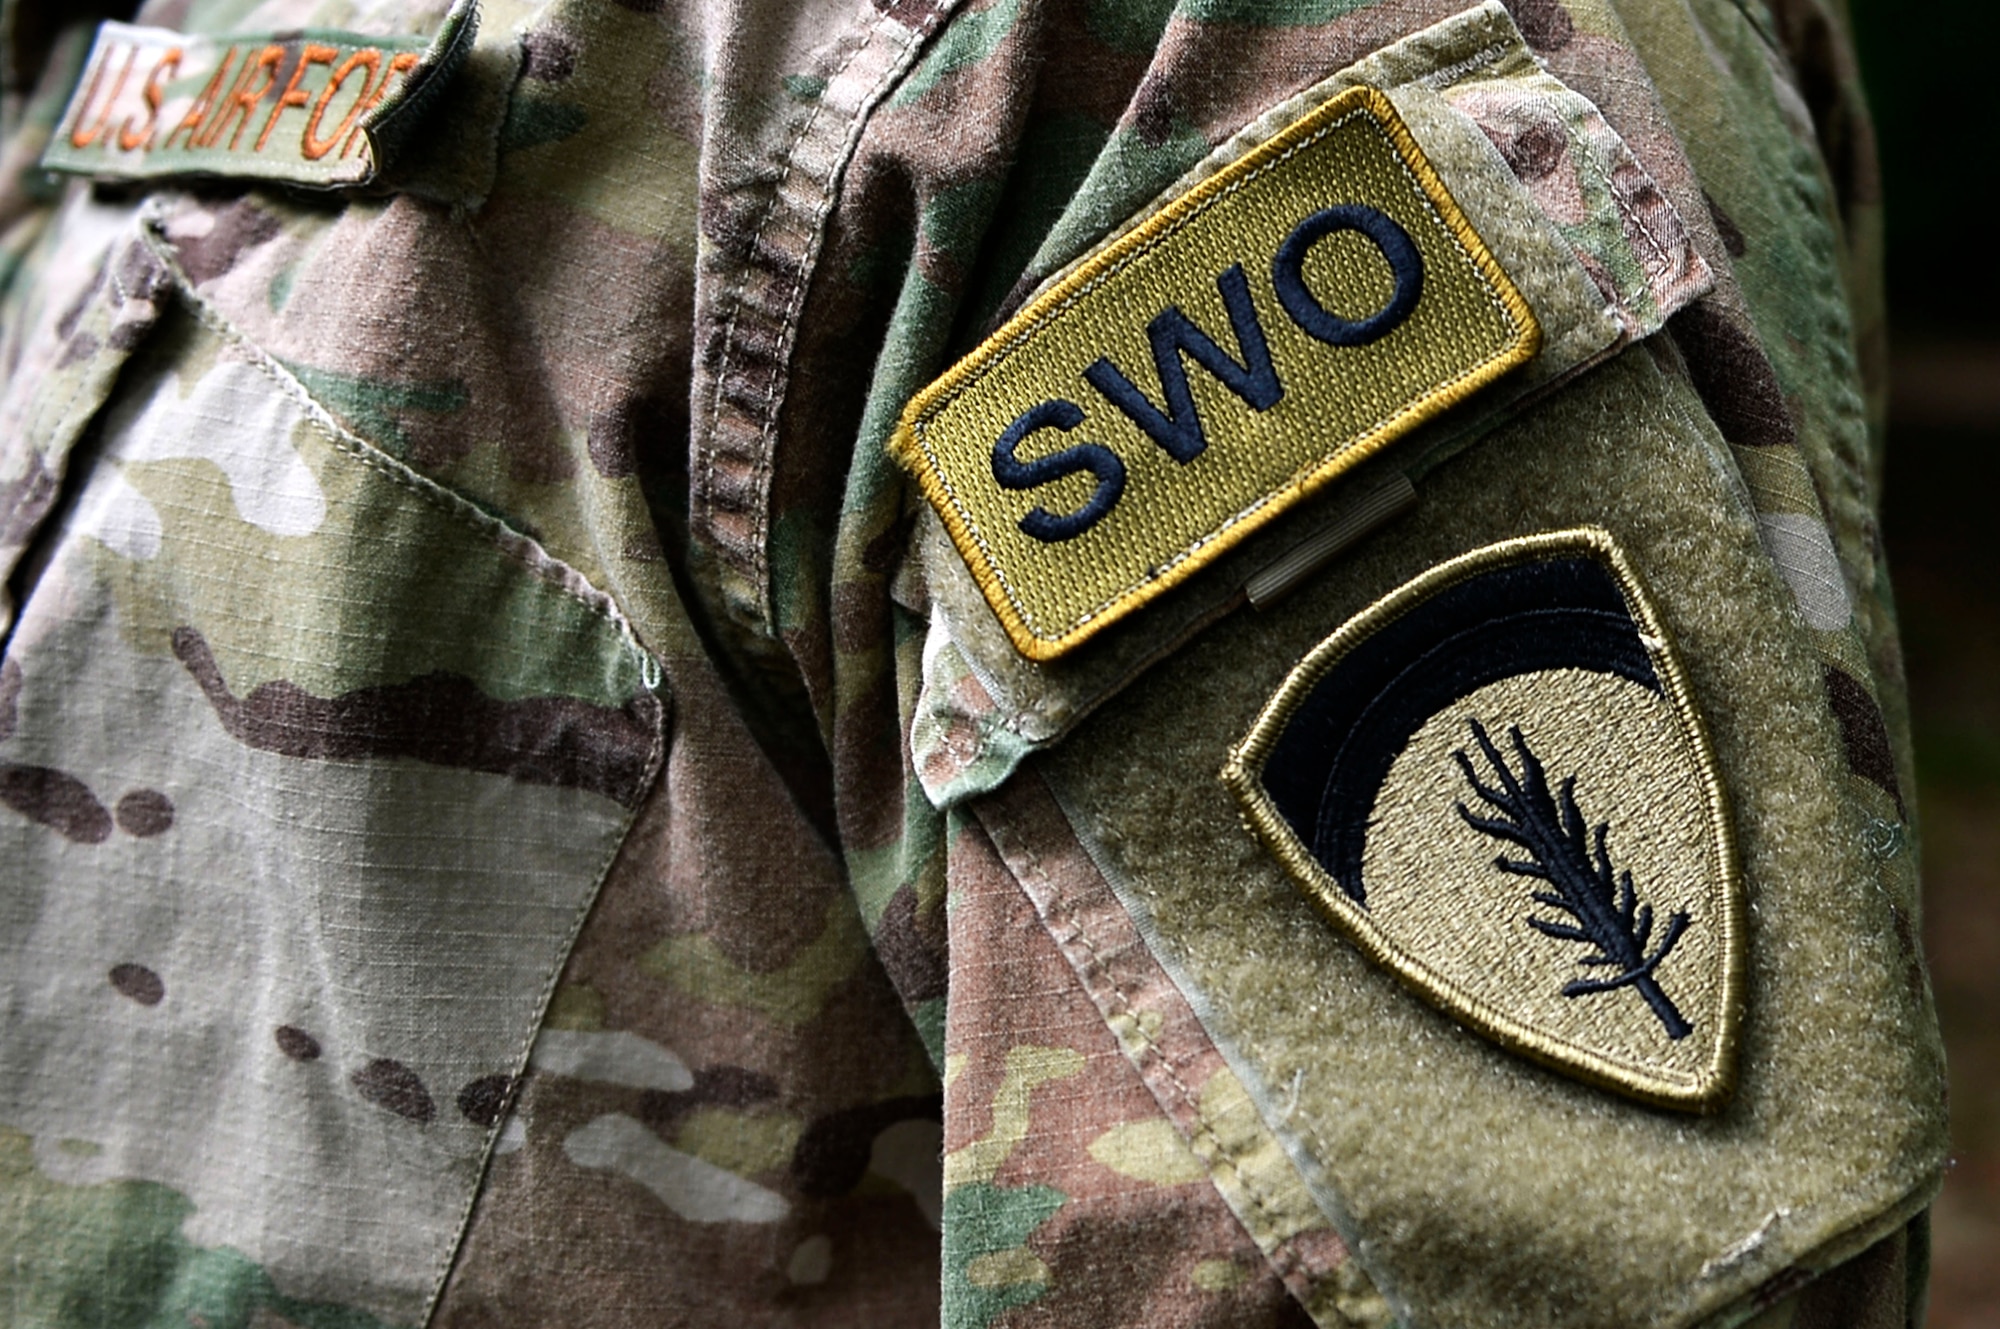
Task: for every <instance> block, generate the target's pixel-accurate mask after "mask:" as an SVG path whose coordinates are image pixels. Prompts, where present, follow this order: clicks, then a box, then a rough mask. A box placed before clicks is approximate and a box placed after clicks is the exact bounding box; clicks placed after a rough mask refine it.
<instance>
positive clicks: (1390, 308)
mask: <svg viewBox="0 0 2000 1329" xmlns="http://www.w3.org/2000/svg"><path fill="white" fill-rule="evenodd" d="M1341 231H1359V232H1360V233H1361V234H1363V235H1365V236H1367V237H1368V238H1369V240H1371V241H1373V242H1374V245H1375V248H1377V249H1378V250H1380V251H1381V252H1382V257H1383V258H1385V259H1387V260H1388V263H1389V271H1390V272H1391V273H1393V274H1394V276H1395V278H1396V291H1395V294H1393V295H1391V296H1390V297H1389V303H1387V304H1385V305H1383V306H1382V307H1381V308H1380V309H1378V310H1376V311H1375V312H1374V313H1373V314H1370V315H1369V316H1368V317H1367V318H1363V319H1345V318H1342V317H1340V315H1338V314H1336V313H1334V312H1333V311H1331V310H1330V309H1328V308H1327V307H1326V306H1325V305H1323V304H1321V303H1320V302H1319V297H1318V296H1316V295H1314V294H1313V293H1312V290H1311V288H1309V287H1308V286H1307V285H1306V278H1305V261H1306V255H1307V254H1308V253H1309V252H1311V250H1312V247H1313V246H1314V245H1316V244H1318V243H1319V242H1320V241H1321V240H1324V239H1325V238H1326V237H1327V236H1329V235H1334V234H1337V233H1339V232H1341ZM1271 285H1272V286H1273V287H1275V288H1276V290H1277V292H1278V303H1279V304H1281V305H1283V306H1284V307H1285V312H1286V313H1287V314H1290V315H1291V317H1292V322H1294V323H1296V324H1298V325H1299V327H1300V328H1301V329H1302V330H1303V331H1305V332H1306V333H1308V334H1310V335H1311V336H1314V337H1317V338H1319V339H1320V340H1321V341H1323V342H1325V343H1326V344H1327V345H1329V346H1366V345H1367V344H1368V343H1369V342H1372V341H1379V340H1380V339H1381V338H1383V337H1386V336H1387V335H1389V333H1390V332H1392V331H1394V330H1395V328H1396V326H1397V325H1398V324H1400V323H1401V322H1402V321H1403V320H1404V319H1406V318H1408V317H1409V316H1410V314H1411V312H1412V311H1413V310H1415V309H1416V307H1417V300H1418V298H1419V297H1420V296H1422V295H1423V291H1424V260H1423V256H1422V255H1420V254H1418V253H1417V245H1416V242H1415V241H1414V240H1412V239H1410V233H1409V232H1408V231H1406V230H1404V229H1403V228H1402V227H1401V226H1399V225H1397V224H1396V221H1395V219H1394V218H1392V217H1390V216H1389V214H1387V213H1385V212H1382V211H1380V210H1378V209H1375V208H1370V207H1364V206H1363V205H1361V204H1359V203H1343V204H1341V205H1339V206H1338V207H1332V208H1322V209H1321V210H1320V211H1318V212H1315V213H1314V214H1313V215H1312V216H1310V217H1308V218H1306V219H1305V220H1304V221H1302V222H1300V223H1299V224H1298V225H1297V226H1295V227H1293V228H1292V233H1291V234H1290V235H1288V236H1286V237H1285V243H1284V244H1282V245H1280V246H1278V253H1277V256H1276V257H1275V258H1273V259H1272V260H1271Z"/></svg>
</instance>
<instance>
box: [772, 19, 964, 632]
mask: <svg viewBox="0 0 2000 1329" xmlns="http://www.w3.org/2000/svg"><path fill="white" fill-rule="evenodd" d="M947 2H948V0H932V3H931V11H930V14H929V15H928V16H927V18H926V24H928V22H929V20H930V19H934V18H936V17H937V16H938V15H939V14H941V13H943V12H944V6H945V4H946V3H947ZM883 26H884V24H883V23H877V24H876V25H875V26H874V27H872V28H871V29H870V30H869V34H868V36H867V37H866V38H865V39H863V41H862V44H861V45H860V46H859V47H857V48H856V49H855V53H854V55H855V56H856V57H858V56H859V55H860V54H861V52H862V51H863V50H865V49H867V46H868V43H869V42H870V41H873V40H874V38H875V36H876V34H878V33H879V32H880V31H881V30H882V27H883ZM926 31H928V28H927V27H925V28H912V29H910V36H909V39H908V40H907V41H904V42H902V43H901V46H902V49H903V52H904V53H907V52H908V51H909V49H910V48H911V47H912V46H914V45H915V44H916V42H917V41H918V40H919V39H920V37H921V35H922V34H923V33H924V32H926ZM853 59H854V57H850V58H849V59H848V61H847V62H846V63H844V64H842V66H841V69H840V74H844V73H846V71H847V67H848V65H851V64H852V63H853ZM893 71H894V66H893V65H892V66H891V67H890V69H887V70H884V71H883V74H882V77H881V78H880V79H878V80H877V81H876V85H875V88H874V89H871V96H870V98H869V101H870V102H871V103H872V101H873V93H874V92H875V91H879V89H880V88H881V86H882V84H883V83H884V82H886V81H887V80H888V78H889V77H891V75H892V73H893ZM840 74H836V75H834V78H835V79H837V78H839V77H840ZM832 81H833V80H832V79H829V80H828V82H829V83H831V82H832ZM824 105H825V103H823V102H822V103H819V104H818V105H816V106H815V107H814V116H815V117H816V116H817V115H818V113H819V111H820V110H821V109H822V108H823V107H824ZM867 115H868V110H867V109H865V108H864V109H863V110H862V111H860V112H859V113H858V114H857V115H856V116H855V120H854V123H855V124H857V125H859V124H861V123H864V122H865V121H866V119H867ZM809 128H810V121H808V125H807V129H809ZM806 132H807V130H806V129H802V130H801V131H800V133H799V135H798V137H797V138H795V139H793V140H792V148H791V152H788V153H787V164H786V168H785V171H786V174H785V176H784V177H783V178H782V179H780V180H779V182H778V189H777V190H776V191H774V192H773V194H772V213H771V215H767V216H766V218H765V222H766V224H768V223H769V221H770V220H771V216H774V215H775V213H776V204H777V198H778V195H779V194H781V193H782V192H783V190H784V181H785V180H787V179H790V176H791V164H790V158H791V156H792V154H793V153H796V151H797V149H798V146H799V144H801V143H803V142H804V141H805V137H806ZM852 155H853V154H852V147H851V146H850V147H849V148H848V150H846V151H843V152H842V153H841V154H840V157H839V159H838V160H836V161H835V162H834V164H833V166H832V167H831V169H830V170H829V171H828V173H827V178H826V181H825V183H824V184H823V185H821V187H820V191H819V195H820V197H819V202H818V203H817V205H815V207H814V208H813V212H812V227H811V229H810V231H809V232H808V234H809V235H810V237H811V238H810V239H809V240H808V241H807V242H806V252H805V253H804V255H802V256H801V260H800V262H799V264H798V266H797V268H796V269H795V270H794V273H795V277H796V280H795V281H794V282H793V283H792V291H791V295H790V297H789V298H788V299H787V301H786V304H785V314H784V317H783V318H782V319H781V320H780V322H779V327H780V328H781V329H782V333H781V340H780V343H779V345H780V358H781V359H782V361H783V362H784V364H785V366H786V368H785V370H784V372H783V373H781V374H774V375H773V376H772V378H771V383H770V386H769V387H768V388H767V389H766V390H765V393H764V409H763V416H764V422H763V429H762V430H761V431H760V432H759V434H758V442H759V444H760V445H761V446H760V447H759V448H758V451H757V459H756V470H755V472H754V474H755V475H756V477H757V488H758V491H759V492H760V493H761V492H762V491H763V489H764V485H765V482H766V480H767V478H768V477H769V476H770V474H771V467H772V458H773V456H774V454H775V453H776V450H777V447H776V434H777V432H778V416H777V412H776V410H774V409H773V408H774V406H775V405H776V404H777V400H778V396H779V394H780V392H781V391H782V390H783V389H784V387H785V385H786V384H788V383H789V381H790V378H791V374H790V360H791V349H792V346H793V345H794V344H795V343H796V342H797V340H798V332H797V327H798V325H797V318H798V314H799V309H800V307H801V306H802V305H804V304H805V298H806V288H807V287H808V286H809V285H811V280H810V274H811V272H812V270H813V267H814V266H815V265H816V264H817V262H818V260H819V251H820V249H821V247H822V246H823V244H824V243H825V234H826V233H825V230H824V225H825V222H826V217H827V214H828V213H829V212H831V211H832V210H833V202H834V191H833V188H832V186H833V182H834V179H835V178H836V177H838V176H839V175H840V173H841V171H842V170H844V169H845V167H846V165H847V163H848V162H849V161H850V160H851V159H852ZM757 234H758V237H759V238H761V237H762V235H763V227H762V226H760V227H759V228H758V232H757ZM753 244H754V242H753ZM754 520H755V522H756V528H755V529H756V534H755V536H754V537H753V549H754V551H755V558H756V563H757V568H756V571H757V581H758V587H759V592H758V593H759V595H760V596H762V595H764V594H766V593H767V588H766V583H767V582H768V580H769V577H768V574H767V571H766V565H767V564H768V563H769V558H768V556H767V554H766V553H765V548H764V541H765V537H766V535H767V533H768V532H769V529H770V525H769V524H770V504H769V503H768V502H765V503H759V504H758V505H757V508H756V511H755V513H754Z"/></svg>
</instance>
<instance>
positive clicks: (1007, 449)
mask: <svg viewBox="0 0 2000 1329" xmlns="http://www.w3.org/2000/svg"><path fill="white" fill-rule="evenodd" d="M1082 423H1083V408H1082V407H1081V406H1078V405H1077V404H1076V403H1075V402H1073V401H1064V400H1063V399H1061V398H1060V397H1058V398H1056V399H1054V400H1052V401H1045V402H1041V403H1039V404H1037V405H1034V406H1030V407H1029V408H1028V409H1027V410H1025V411H1023V412H1021V414H1020V417H1019V418H1018V419H1016V420H1015V421H1014V423H1013V424H1011V425H1008V426H1007V428H1006V430H1005V431H1004V432H1003V433H1002V434H1001V435H1000V437H999V439H998V441H996V442H995V443H994V444H993V478H994V479H995V480H996V481H998V482H999V484H1000V486H1001V487H1002V488H1004V489H1034V488H1036V487H1038V486H1040V485H1045V484H1048V483H1050V482H1051V481H1054V480H1060V479H1062V478H1063V477H1064V476H1066V475H1075V474H1076V473H1077V472H1079V471H1088V472H1090V473H1091V474H1092V475H1094V476H1096V477H1097V489H1096V491H1095V492H1093V493H1092V494H1091V496H1090V500H1089V501H1088V502H1086V503H1085V504H1084V505H1083V506H1082V507H1080V508H1078V509H1077V510H1076V511H1075V512H1070V513H1065V514H1064V515H1062V516H1060V517H1059V516H1057V515H1056V514H1055V513H1053V512H1050V511H1049V510H1048V509H1047V508H1045V507H1042V506H1040V505H1039V504H1038V505H1036V506H1035V507H1034V508H1032V509H1030V510H1029V512H1028V515H1027V516H1025V517H1023V518H1021V523H1020V524H1021V529H1022V531H1024V532H1026V533H1027V534H1029V535H1032V536H1033V537H1034V538H1035V539H1037V540H1041V541H1043V542H1045V543H1053V542H1054V541H1057V540H1073V539H1075V538H1076V537H1077V536H1079V535H1082V534H1083V533H1084V532H1085V531H1087V530H1089V529H1090V528H1091V527H1093V526H1095V525H1097V523H1098V522H1100V521H1102V520H1103V519H1104V516H1105V514H1106V513H1108V512H1110V511H1111V509H1112V508H1113V507H1114V506H1115V505H1116V504H1117V502H1118V496H1119V495H1120V494H1123V493H1124V492H1125V463H1124V462H1122V461H1120V460H1118V454H1117V453H1115V452H1113V451H1112V450H1111V449H1110V448H1107V447H1105V446H1104V445H1103V444H1102V443H1078V444H1076V445H1075V446H1074V447H1067V448H1064V449H1063V450H1062V451H1060V452H1052V453H1050V454H1049V455H1048V456H1046V457H1037V458H1035V459H1034V460H1033V461H1021V460H1019V459H1017V458H1016V457H1015V456H1014V449H1016V448H1018V447H1019V446H1020V445H1021V440H1023V439H1025V438H1026V437H1027V436H1028V435H1030V434H1032V433H1034V432H1035V431H1036V430H1038V429H1060V430H1062V431H1064V432H1065V433H1067V432H1068V431H1069V430H1072V429H1074V428H1076V427H1077V426H1078V425H1080V424H1082Z"/></svg>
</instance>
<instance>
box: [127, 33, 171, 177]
mask: <svg viewBox="0 0 2000 1329" xmlns="http://www.w3.org/2000/svg"><path fill="white" fill-rule="evenodd" d="M133 49H134V50H137V49H138V48H137V47H134V48H133ZM180 67H181V48H180V47H178V46H175V47H172V48H170V49H169V50H168V51H167V53H166V54H165V55H163V56H161V57H160V62H159V63H158V64H156V65H154V66H153V72H152V73H150V74H148V75H146V86H145V87H143V88H141V89H139V93H140V95H141V96H143V97H144V98H145V99H146V120H145V123H144V124H142V125H140V126H139V127H138V128H137V129H134V128H132V117H131V116H129V115H128V116H126V117H125V124H124V126H123V127H122V128H120V129H119V131H118V146H119V147H120V148H122V149H124V150H125V151H126V152H131V151H132V150H133V149H134V148H150V147H152V146H153V126H154V125H156V124H158V123H159V119H160V103H161V102H162V101H164V100H166V90H165V88H164V87H163V86H162V84H164V83H165V81H166V75H167V74H168V73H169V72H170V71H171V72H174V73H178V72H179V71H180Z"/></svg>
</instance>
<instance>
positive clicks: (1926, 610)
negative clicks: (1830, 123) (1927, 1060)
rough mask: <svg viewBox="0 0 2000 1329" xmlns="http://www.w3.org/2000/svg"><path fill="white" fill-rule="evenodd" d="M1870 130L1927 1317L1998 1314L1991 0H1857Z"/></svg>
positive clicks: (1995, 121) (1999, 703)
mask: <svg viewBox="0 0 2000 1329" xmlns="http://www.w3.org/2000/svg"><path fill="white" fill-rule="evenodd" d="M1850 3H1851V4H1852V6H1853V16H1854V22H1855V32H1856V38H1857V41H1858V43H1859V45H1860V48H1861V63H1862V72H1863V76H1864V77H1865V78H1866V80H1867V84H1868V91H1869V99H1870V101H1871V103H1872V104H1873V106H1874V110H1875V123H1876V129H1877V132H1878V134H1879V136H1880V148H1881V156H1882V169H1883V177H1884V192H1885V197H1886V208H1887V225H1888V267H1889V306H1890V335H1891V344H1892V361H1891V363H1892V373H1893V386H1894V392H1895V396H1894V398H1893V401H1894V405H1893V407H1892V412H1891V423H1890V431H1889V463H1888V479H1887V487H1886V497H1885V511H1884V514H1883V535H1884V540H1885V541H1886V543H1887V546H1888V551H1889V565H1890V568H1891V570H1892V572H1893V573H1894V575H1895V578H1896V588H1897V595H1898V597H1899V601H1900V605H1901V609H1902V622H1903V636H1904V646H1905V649H1906V650H1907V652H1908V659H1909V674H1910V695H1911V704H1912V707H1913V710H1914V713H1915V726H1916V739H1917V776H1918V783H1919V786H1920V797H1919V808H1920V812H1919V815H1920V818H1921V833H1922V837H1923V855H1924V869H1925V888H1926V892H1927V897H1926V914H1925V932H1926V934H1927V940H1928V943H1929V951H1930V961H1931V976H1932V979H1933V981H1934V982H1935V984H1936V987H1937V995H1938V1006H1939V1013H1940V1015H1941V1018H1942V1019H1943V1021H1944V1028H1945V1041H1946V1043H1947V1044H1948V1045H1949V1048H1950V1052H1951V1058H1952V1065H1951V1105H1952V1143H1953V1153H1954V1155H1955V1156H1956V1160H1957V1162H1956V1166H1955V1167H1954V1169H1953V1170H1952V1172H1951V1174H1950V1176H1949V1177H1948V1178H1947V1180H1946V1183H1945V1190H1944V1195H1943V1197H1942V1198H1941V1199H1940V1200H1939V1202H1938V1206H1937V1209H1936V1211H1935V1214H1934V1227H1933V1240H1934V1251H1933V1259H1934V1264H1933V1272H1932V1282H1931V1311H1930V1320H1929V1323H1930V1325H1931V1326H1932V1329H1975V1327H1977V1329H1989V1327H1991V1329H2000V558H1996V557H1995V554H1994V548H1995V539H1996V536H2000V521H1996V513H1995V496H1996V495H2000V317H1996V311H2000V259H1996V256H1995V252H1994V246H1993V243H1992V240H1991V238H1990V237H1991V236H1992V235H1993V233H1994V229H1995V211H1994V208H1993V205H1992V204H1993V198H1994V195H1995V192H1996V191H1995V189H1994V187H1993V182H1992V178H1991V177H1990V176H1989V175H1988V174H1987V172H1988V171H1989V170H1991V169H1992V168H1993V167H1994V166H1995V165H2000V151H1996V146H1995V141H1996V137H2000V87H1996V81H2000V80H1996V75H1995V72H1994V69H1993V55H1994V53H1995V52H1996V51H2000V5H1996V4H1994V3H1993V0H1929V3H1924V4H1912V3H1909V2H1908V0H1901V2H1898V0H1850Z"/></svg>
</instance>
